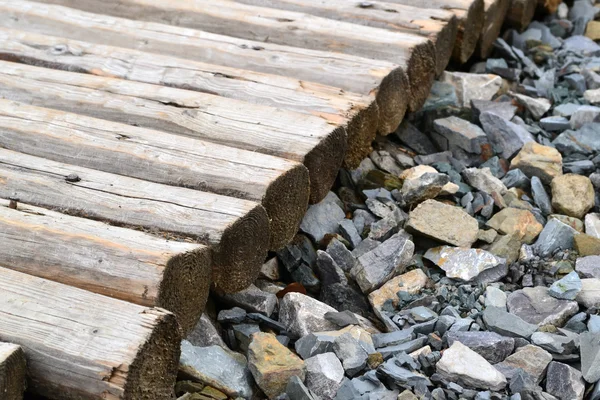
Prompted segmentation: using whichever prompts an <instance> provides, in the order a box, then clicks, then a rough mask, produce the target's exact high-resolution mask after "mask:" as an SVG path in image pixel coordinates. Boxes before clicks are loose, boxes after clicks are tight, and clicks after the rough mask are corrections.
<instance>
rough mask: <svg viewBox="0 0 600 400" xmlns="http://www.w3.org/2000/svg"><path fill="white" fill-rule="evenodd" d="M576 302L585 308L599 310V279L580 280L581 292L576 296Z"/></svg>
mask: <svg viewBox="0 0 600 400" xmlns="http://www.w3.org/2000/svg"><path fill="white" fill-rule="evenodd" d="M576 300H577V302H578V303H579V304H581V305H583V306H584V307H586V308H592V307H596V308H600V279H598V278H586V279H582V280H581V291H580V292H579V294H577V297H576Z"/></svg>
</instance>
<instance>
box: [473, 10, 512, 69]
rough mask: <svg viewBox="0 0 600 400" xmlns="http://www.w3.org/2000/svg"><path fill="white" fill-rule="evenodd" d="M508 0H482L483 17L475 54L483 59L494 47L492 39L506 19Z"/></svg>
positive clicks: (497, 34)
mask: <svg viewBox="0 0 600 400" xmlns="http://www.w3.org/2000/svg"><path fill="white" fill-rule="evenodd" d="M509 5H510V0H484V12H485V19H484V23H483V28H482V31H481V37H480V38H479V43H478V44H477V51H476V53H477V56H478V57H480V58H482V59H485V58H487V57H488V56H489V55H490V53H491V52H492V50H493V48H494V46H493V45H494V41H495V40H496V39H497V38H498V36H499V35H500V30H501V29H502V25H503V24H504V20H505V19H506V13H507V12H508V6H509Z"/></svg>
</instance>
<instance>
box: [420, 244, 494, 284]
mask: <svg viewBox="0 0 600 400" xmlns="http://www.w3.org/2000/svg"><path fill="white" fill-rule="evenodd" d="M423 257H424V258H426V259H428V260H429V261H431V262H433V263H434V264H436V265H437V266H438V267H440V268H441V269H443V270H444V271H445V272H446V276H448V277H449V278H456V279H460V280H463V281H467V282H468V281H471V280H473V279H474V278H476V277H477V276H478V275H479V274H480V273H482V272H483V271H486V270H488V269H491V268H494V267H497V266H498V265H501V264H504V260H502V259H499V258H498V257H496V256H495V255H493V254H492V253H489V252H487V251H485V250H482V249H465V248H460V247H450V246H441V247H434V248H431V249H429V250H427V252H426V253H425V255H424V256H423Z"/></svg>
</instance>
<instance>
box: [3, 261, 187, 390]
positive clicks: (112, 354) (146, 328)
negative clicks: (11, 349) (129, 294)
mask: <svg viewBox="0 0 600 400" xmlns="http://www.w3.org/2000/svg"><path fill="white" fill-rule="evenodd" d="M0 291H1V292H2V296H0V338H2V340H5V341H10V342H12V343H15V344H18V345H20V346H21V347H22V348H23V351H24V352H25V356H26V357H27V364H28V373H29V377H30V379H29V385H28V390H29V391H31V392H32V393H36V394H42V395H44V396H45V397H47V398H49V399H56V400H81V399H86V400H88V399H89V400H138V399H146V400H166V399H170V398H171V396H172V393H173V385H174V383H175V377H176V374H177V365H178V363H179V353H180V349H179V342H180V340H181V335H180V333H179V328H178V325H177V321H176V319H175V316H174V315H173V314H172V313H170V312H168V311H166V310H163V309H160V308H149V307H143V306H139V305H136V304H131V303H126V302H124V301H121V300H116V299H112V298H110V297H106V296H101V295H98V294H95V293H91V292H88V291H85V290H82V289H77V288H74V287H71V286H68V285H63V284H60V283H57V282H52V281H49V280H46V279H42V278H38V277H34V276H31V275H27V274H23V273H20V272H16V271H11V270H10V269H6V268H1V267H0Z"/></svg>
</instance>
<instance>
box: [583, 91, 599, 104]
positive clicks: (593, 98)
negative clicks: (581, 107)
mask: <svg viewBox="0 0 600 400" xmlns="http://www.w3.org/2000/svg"><path fill="white" fill-rule="evenodd" d="M583 98H584V99H586V100H587V101H589V102H590V103H591V104H598V103H600V89H590V90H586V91H585V92H584V93H583Z"/></svg>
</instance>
